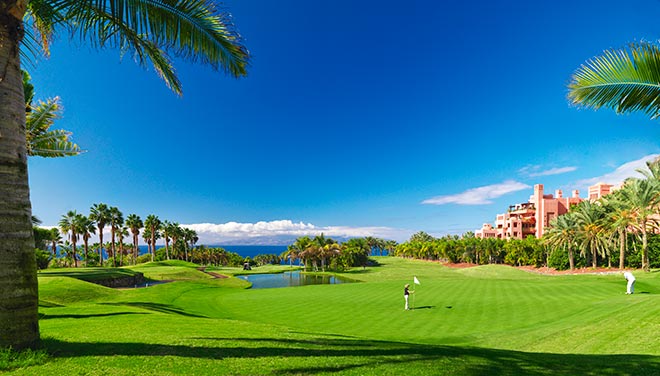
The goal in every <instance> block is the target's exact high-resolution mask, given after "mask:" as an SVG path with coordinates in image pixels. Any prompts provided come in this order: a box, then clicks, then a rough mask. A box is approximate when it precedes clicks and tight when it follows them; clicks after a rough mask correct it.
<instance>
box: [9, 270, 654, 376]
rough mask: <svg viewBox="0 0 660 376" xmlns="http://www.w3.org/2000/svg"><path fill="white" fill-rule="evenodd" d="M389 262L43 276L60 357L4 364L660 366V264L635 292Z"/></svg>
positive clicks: (619, 371)
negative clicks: (248, 278)
mask: <svg viewBox="0 0 660 376" xmlns="http://www.w3.org/2000/svg"><path fill="white" fill-rule="evenodd" d="M379 261H380V262H381V264H382V266H379V267H374V268H367V269H366V270H363V269H361V268H360V269H355V270H352V271H349V272H347V273H344V275H346V276H348V277H350V278H352V279H356V280H361V281H364V282H366V283H353V284H341V285H331V286H318V285H317V286H305V287H295V288H282V289H263V290H251V289H247V290H246V289H245V288H246V287H247V286H248V284H247V283H246V282H245V281H242V280H240V279H238V278H224V279H211V278H209V277H208V275H206V274H204V273H201V272H199V271H197V270H195V269H194V265H183V264H164V265H163V264H160V265H158V264H156V265H154V264H147V265H146V266H142V267H140V268H133V269H134V270H137V271H140V272H144V273H145V275H146V274H147V273H148V270H153V274H152V276H155V275H158V276H165V278H164V279H177V278H173V276H174V277H176V276H179V277H181V278H182V279H185V280H184V281H179V282H172V283H166V284H161V285H157V286H153V287H150V288H146V289H131V290H112V289H108V288H105V287H101V286H97V285H94V284H91V283H87V282H83V281H80V280H76V279H73V278H70V277H62V276H45V275H43V276H40V279H39V280H40V315H41V321H40V326H41V333H42V337H43V338H44V345H45V348H46V350H47V351H48V352H49V353H50V354H51V356H50V358H49V359H47V360H46V361H45V362H44V361H43V360H38V361H34V362H33V363H42V364H36V365H31V363H30V362H24V363H18V362H14V363H12V362H9V363H7V362H5V363H4V364H10V365H3V355H2V354H0V367H4V369H5V370H8V374H15V375H61V374H85V375H133V374H144V375H179V374H185V375H207V374H231V375H234V374H246V375H257V374H282V375H292V374H335V373H337V372H339V373H341V374H356V375H357V374H359V375H363V374H374V375H400V374H404V373H405V374H413V375H428V374H447V375H451V374H464V375H481V374H490V375H517V374H530V375H557V374H559V375H575V374H583V375H617V376H619V375H655V374H660V357H658V355H660V340H658V339H657V338H656V333H657V331H658V330H659V329H660V324H658V320H657V317H660V305H659V304H658V296H660V273H646V274H642V273H638V275H637V276H638V282H637V286H636V290H637V291H638V292H639V294H635V295H632V296H626V295H625V294H624V291H625V281H624V280H623V278H622V277H621V276H620V275H580V276H542V275H536V274H530V273H527V272H523V271H519V270H517V269H515V268H510V267H506V266H482V267H477V268H471V269H451V268H446V267H443V266H440V265H438V264H435V263H430V262H422V261H411V260H403V259H397V258H379ZM413 275H415V276H417V278H418V279H419V280H420V281H421V283H422V284H421V285H420V286H415V288H416V293H415V306H416V309H415V310H412V311H404V310H403V297H402V296H401V295H402V290H403V284H404V283H410V282H411V280H412V276H413ZM11 364H14V365H13V366H12V365H11ZM21 364H24V366H21ZM11 367H14V368H13V369H12V368H11ZM16 367H20V368H16ZM0 369H2V368H0Z"/></svg>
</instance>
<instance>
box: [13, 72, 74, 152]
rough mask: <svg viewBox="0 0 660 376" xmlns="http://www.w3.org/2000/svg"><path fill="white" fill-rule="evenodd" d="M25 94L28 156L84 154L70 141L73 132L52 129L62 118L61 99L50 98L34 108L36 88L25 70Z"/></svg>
mask: <svg viewBox="0 0 660 376" xmlns="http://www.w3.org/2000/svg"><path fill="white" fill-rule="evenodd" d="M23 92H24V96H25V112H26V114H25V133H26V141H27V145H26V146H27V153H28V155H29V156H38V157H67V156H74V155H78V154H80V153H82V150H80V148H79V147H78V145H76V144H74V143H73V142H71V141H70V140H69V138H70V137H71V132H67V131H64V130H61V129H57V130H51V129H50V127H51V126H52V125H53V123H54V121H55V119H57V118H59V117H60V116H61V112H62V106H61V105H60V98H59V97H55V98H48V99H47V100H46V101H45V102H42V101H39V102H38V104H37V105H36V106H33V104H32V98H33V97H34V86H32V84H31V83H30V74H28V72H27V71H25V70H24V71H23Z"/></svg>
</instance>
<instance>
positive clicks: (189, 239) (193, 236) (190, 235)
mask: <svg viewBox="0 0 660 376" xmlns="http://www.w3.org/2000/svg"><path fill="white" fill-rule="evenodd" d="M183 239H184V242H185V245H186V247H185V252H186V261H188V243H190V250H191V251H192V247H193V245H194V244H195V243H197V241H198V240H199V237H197V232H195V230H193V229H191V228H183Z"/></svg>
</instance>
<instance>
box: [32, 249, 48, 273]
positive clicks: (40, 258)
mask: <svg viewBox="0 0 660 376" xmlns="http://www.w3.org/2000/svg"><path fill="white" fill-rule="evenodd" d="M34 253H35V257H36V258H37V268H38V269H46V268H48V264H49V263H50V259H51V254H50V252H47V251H44V250H43V249H39V248H35V250H34Z"/></svg>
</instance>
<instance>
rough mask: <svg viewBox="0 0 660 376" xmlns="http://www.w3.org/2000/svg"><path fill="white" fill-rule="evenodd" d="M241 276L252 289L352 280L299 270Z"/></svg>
mask: <svg viewBox="0 0 660 376" xmlns="http://www.w3.org/2000/svg"><path fill="white" fill-rule="evenodd" d="M238 278H242V279H244V280H246V281H248V282H250V283H252V287H251V288H253V289H270V288H277V287H292V286H307V285H336V284H339V283H351V282H354V281H351V280H348V279H343V278H340V277H336V276H330V275H310V274H303V273H301V272H300V271H299V270H298V271H294V272H284V273H276V274H250V275H241V276H238Z"/></svg>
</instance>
